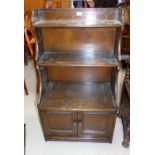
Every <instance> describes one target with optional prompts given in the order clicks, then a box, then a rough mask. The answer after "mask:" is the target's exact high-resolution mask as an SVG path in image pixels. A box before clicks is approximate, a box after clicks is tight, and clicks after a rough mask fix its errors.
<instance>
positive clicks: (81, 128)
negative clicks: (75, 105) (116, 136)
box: [78, 112, 115, 137]
mask: <svg viewBox="0 0 155 155" xmlns="http://www.w3.org/2000/svg"><path fill="white" fill-rule="evenodd" d="M114 123H115V115H114V114H110V113H101V112H79V113H78V135H79V136H86V137H99V136H112V134H113V127H114Z"/></svg>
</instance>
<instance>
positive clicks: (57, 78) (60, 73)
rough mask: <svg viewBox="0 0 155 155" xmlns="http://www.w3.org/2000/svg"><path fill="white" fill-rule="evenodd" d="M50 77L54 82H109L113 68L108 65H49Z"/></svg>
mask: <svg viewBox="0 0 155 155" xmlns="http://www.w3.org/2000/svg"><path fill="white" fill-rule="evenodd" d="M47 70H48V78H49V80H50V81H54V82H109V81H110V78H111V68H108V67H92V66H88V67H81V66H79V67H74V66H71V67H66V66H62V67H57V66H56V67H47Z"/></svg>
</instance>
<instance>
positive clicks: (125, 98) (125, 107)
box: [118, 62, 130, 148]
mask: <svg viewBox="0 0 155 155" xmlns="http://www.w3.org/2000/svg"><path fill="white" fill-rule="evenodd" d="M129 66H130V65H129V62H128V66H127V70H126V76H125V80H124V83H123V88H122V95H121V103H120V108H119V114H118V116H119V117H120V118H121V119H122V124H123V133H124V137H123V142H122V145H123V146H124V147H125V148H128V147H129V144H130V68H129Z"/></svg>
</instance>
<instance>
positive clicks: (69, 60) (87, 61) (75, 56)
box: [37, 52, 118, 67]
mask: <svg viewBox="0 0 155 155" xmlns="http://www.w3.org/2000/svg"><path fill="white" fill-rule="evenodd" d="M37 64H38V65H40V66H111V67H115V66H118V61H117V59H116V57H115V56H114V54H103V53H91V52H85V53H82V54H81V53H80V52H74V53H71V52H70V53H69V52H68V53H65V52H61V53H60V52H55V53H54V52H44V53H43V54H42V56H41V58H40V60H39V61H38V62H37Z"/></svg>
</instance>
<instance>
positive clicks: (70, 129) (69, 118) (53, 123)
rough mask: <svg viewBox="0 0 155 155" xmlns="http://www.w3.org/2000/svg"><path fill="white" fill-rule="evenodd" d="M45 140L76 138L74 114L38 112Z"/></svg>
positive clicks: (75, 118) (75, 117) (75, 114)
mask: <svg viewBox="0 0 155 155" xmlns="http://www.w3.org/2000/svg"><path fill="white" fill-rule="evenodd" d="M40 118H41V122H42V128H43V131H44V136H45V138H47V139H48V136H49V137H50V138H52V136H57V137H59V136H60V137H63V136H77V113H76V112H44V111H41V112H40Z"/></svg>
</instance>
